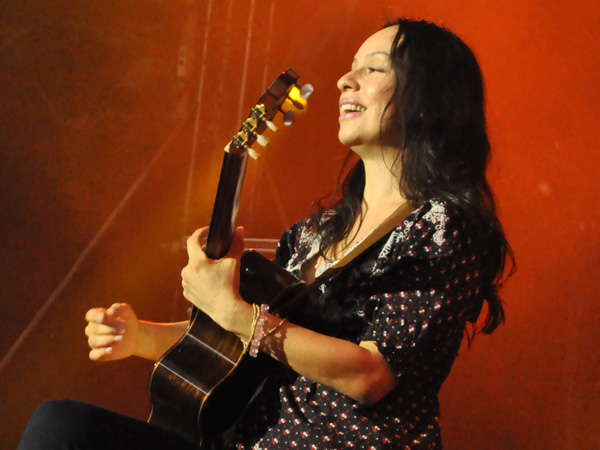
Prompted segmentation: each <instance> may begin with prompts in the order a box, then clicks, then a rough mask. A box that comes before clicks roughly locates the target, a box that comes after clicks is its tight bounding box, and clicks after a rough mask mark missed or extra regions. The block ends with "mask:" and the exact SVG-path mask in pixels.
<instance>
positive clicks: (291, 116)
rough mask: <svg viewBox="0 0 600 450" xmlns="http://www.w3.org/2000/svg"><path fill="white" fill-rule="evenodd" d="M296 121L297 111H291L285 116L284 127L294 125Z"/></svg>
mask: <svg viewBox="0 0 600 450" xmlns="http://www.w3.org/2000/svg"><path fill="white" fill-rule="evenodd" d="M294 120H296V111H294V110H293V109H290V110H289V111H288V112H286V113H285V114H284V115H283V124H284V125H291V124H293V123H294Z"/></svg>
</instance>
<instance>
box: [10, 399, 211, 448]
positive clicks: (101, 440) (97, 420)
mask: <svg viewBox="0 0 600 450" xmlns="http://www.w3.org/2000/svg"><path fill="white" fill-rule="evenodd" d="M152 449H156V450H165V449H168V450H199V447H198V446H197V445H194V444H191V443H189V442H187V441H184V440H182V439H180V438H179V437H178V436H175V435H173V434H171V433H169V432H167V431H164V430H162V429H160V428H157V427H155V426H153V425H150V424H148V423H146V422H143V421H141V420H137V419H133V418H131V417H128V416H124V415H121V414H117V413H115V412H112V411H108V410H105V409H102V408H99V407H97V406H93V405H88V404H86V403H81V402H76V401H71V400H54V401H50V402H47V403H44V404H42V405H40V406H39V407H38V409H37V410H36V411H35V412H34V414H33V415H32V416H31V419H30V421H29V424H28V425H27V427H26V428H25V432H24V433H23V437H22V438H21V442H20V443H19V446H18V447H17V450H152Z"/></svg>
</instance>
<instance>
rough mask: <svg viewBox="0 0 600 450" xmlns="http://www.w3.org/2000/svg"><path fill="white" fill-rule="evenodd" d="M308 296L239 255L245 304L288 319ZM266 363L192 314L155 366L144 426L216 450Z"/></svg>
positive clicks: (258, 260) (259, 260)
mask: <svg viewBox="0 0 600 450" xmlns="http://www.w3.org/2000/svg"><path fill="white" fill-rule="evenodd" d="M307 292H308V288H307V287H306V285H305V284H304V283H303V282H302V281H299V280H298V279H297V278H295V277H294V276H293V275H291V274H289V273H288V272H287V271H285V270H284V269H282V268H280V267H279V266H277V265H275V264H274V263H273V262H271V261H269V260H268V259H266V258H265V257H264V256H262V255H260V254H259V253H256V252H253V251H250V252H246V253H245V254H244V255H243V257H242V261H241V271H240V294H241V295H242V297H243V298H244V299H245V300H246V301H248V302H251V303H257V304H263V303H265V304H268V305H270V309H271V311H272V312H279V313H281V315H282V316H285V317H288V316H290V315H291V316H293V315H294V313H293V311H294V309H295V308H296V307H297V305H298V304H301V303H302V299H303V298H304V297H305V296H306V295H308V294H307ZM167 356H168V357H167ZM270 363H271V360H270V358H267V357H265V356H264V355H260V357H259V358H252V357H249V356H248V354H247V353H244V349H243V346H242V343H241V342H240V340H239V339H238V338H237V336H235V335H234V334H232V333H229V332H227V331H225V330H223V329H222V328H220V327H218V326H217V325H216V324H214V322H212V320H211V319H210V318H209V317H208V316H206V315H205V314H202V313H200V312H198V311H197V310H196V312H195V314H194V316H193V317H192V320H191V321H190V325H189V327H188V330H187V331H186V333H185V334H184V336H183V337H182V338H181V339H180V341H179V342H178V343H177V344H176V345H175V346H174V347H173V349H171V350H170V351H169V352H167V353H166V354H165V356H163V358H162V359H161V360H160V361H159V362H158V363H157V364H156V365H155V368H154V372H153V374H152V378H151V382H150V392H151V399H152V412H151V415H150V418H149V422H150V423H152V424H155V425H158V426H160V427H162V428H166V429H169V430H171V431H174V432H176V433H177V434H179V435H180V436H183V437H185V438H186V439H188V440H190V441H192V442H198V443H201V442H202V443H203V444H205V445H206V444H207V441H208V443H209V445H211V446H212V447H213V448H219V447H220V445H221V444H220V442H219V441H220V438H221V435H222V434H223V433H224V432H225V431H226V430H227V429H228V428H229V427H230V426H231V425H233V424H234V423H235V420H236V419H237V418H238V416H239V415H240V414H241V412H242V411H243V410H244V408H245V407H246V406H247V405H248V404H249V403H250V401H251V399H252V397H253V396H254V395H255V394H256V393H257V391H258V390H259V389H260V387H261V384H262V383H263V381H264V379H265V377H266V375H267V373H268V367H269V364H270Z"/></svg>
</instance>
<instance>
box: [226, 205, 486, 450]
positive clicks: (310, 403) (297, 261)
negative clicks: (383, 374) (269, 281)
mask: <svg viewBox="0 0 600 450" xmlns="http://www.w3.org/2000/svg"><path fill="white" fill-rule="evenodd" d="M470 232H471V230H470V229H469V227H468V226H467V220H466V217H465V215H464V214H463V213H461V212H460V211H459V210H457V209H455V208H450V207H448V206H447V204H446V203H445V202H443V201H436V200H431V201H428V202H426V203H425V204H423V205H422V206H421V207H420V208H419V209H417V210H415V211H413V212H412V213H411V214H410V215H409V216H408V217H407V218H406V219H405V220H404V221H403V223H401V224H399V225H398V226H397V227H396V228H395V229H394V230H392V231H391V232H390V233H389V234H388V235H387V236H385V237H384V238H382V239H381V240H380V241H379V242H378V243H376V244H374V246H372V247H371V248H370V249H369V250H367V251H366V252H364V253H363V254H362V255H361V256H360V257H359V258H357V259H355V260H354V261H353V262H352V263H351V264H350V266H349V267H348V268H347V270H346V271H344V272H342V273H341V274H339V275H338V276H335V277H334V278H333V279H330V280H328V281H327V282H325V283H323V284H322V285H321V286H319V289H318V290H317V293H318V295H315V298H314V299H313V300H312V301H311V302H310V304H308V305H306V307H304V308H303V309H304V311H306V313H307V314H306V316H305V317H302V318H301V319H299V320H297V322H299V323H300V324H301V325H305V326H309V327H311V328H313V329H315V330H316V331H319V332H322V333H325V334H329V335H333V336H335V337H338V338H342V339H346V340H349V341H351V342H355V343H359V342H361V341H372V342H374V343H375V344H376V345H377V347H378V348H379V351H380V352H381V353H382V355H383V356H384V357H385V358H386V360H387V361H388V363H389V365H390V367H391V368H392V370H393V371H394V372H395V373H396V376H397V379H398V384H397V387H396V388H395V389H394V390H393V391H392V392H390V393H389V394H388V395H386V396H385V397H384V398H383V399H381V400H380V401H379V402H377V403H376V404H374V405H369V406H365V405H360V404H358V403H357V402H356V401H355V400H353V399H351V398H349V397H347V396H345V395H343V394H340V393H339V392H337V391H335V390H334V389H332V388H330V387H328V386H324V385H321V384H319V383H315V382H313V381H311V380H308V379H306V378H305V377H303V376H301V375H298V374H297V373H293V372H291V371H289V370H287V371H286V370H283V371H282V372H281V373H279V374H277V375H273V376H272V377H271V378H270V379H269V380H268V381H267V384H266V386H265V389H264V390H263V392H262V394H261V395H260V396H259V397H258V398H257V399H256V400H255V401H254V402H253V404H252V405H251V406H250V407H249V408H248V410H247V411H246V412H245V414H244V416H243V419H242V421H241V423H240V426H239V429H238V434H237V444H236V445H237V446H236V448H237V449H240V450H242V449H269V450H271V449H273V450H275V449H285V450H288V449H294V448H298V449H315V450H316V449H327V450H329V449H344V448H353V449H364V450H375V449H429V448H441V437H440V429H439V425H438V421H439V405H438V398H437V396H438V392H439V390H440V387H441V385H442V383H443V382H444V380H445V379H446V377H447V376H448V373H449V371H450V368H451V366H452V364H453V362H454V359H455V357H456V356H457V353H458V349H459V346H460V343H461V341H462V338H463V332H464V328H465V325H466V322H467V320H474V319H475V318H476V317H477V315H478V314H479V311H480V309H481V305H482V302H483V298H482V294H481V292H482V284H483V278H484V277H482V276H481V267H482V261H483V259H482V258H485V249H483V248H475V244H474V241H473V240H472V239H471V237H470ZM318 242H319V241H318V237H317V236H316V235H315V233H314V232H313V231H312V230H311V227H310V224H309V222H308V221H303V222H299V223H298V224H296V225H294V226H293V227H292V228H291V229H290V230H289V231H288V232H287V233H285V234H284V235H283V237H282V239H281V241H280V244H279V248H278V250H277V253H276V257H275V261H276V262H278V263H279V264H281V265H282V266H283V267H286V268H287V270H289V271H290V272H292V273H293V274H295V275H296V276H300V275H301V269H302V265H303V264H304V263H305V262H306V261H308V260H310V259H311V258H312V257H313V256H314V255H315V254H316V252H317V248H318Z"/></svg>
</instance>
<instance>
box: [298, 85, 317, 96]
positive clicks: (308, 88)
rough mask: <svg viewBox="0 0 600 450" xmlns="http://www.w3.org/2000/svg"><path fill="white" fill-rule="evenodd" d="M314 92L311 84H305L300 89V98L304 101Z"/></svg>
mask: <svg viewBox="0 0 600 450" xmlns="http://www.w3.org/2000/svg"><path fill="white" fill-rule="evenodd" d="M314 91H315V88H314V87H313V85H312V84H305V85H304V86H302V88H301V89H300V98H302V99H304V100H306V99H307V98H308V97H310V95H311V94H312V93H313V92H314Z"/></svg>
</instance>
